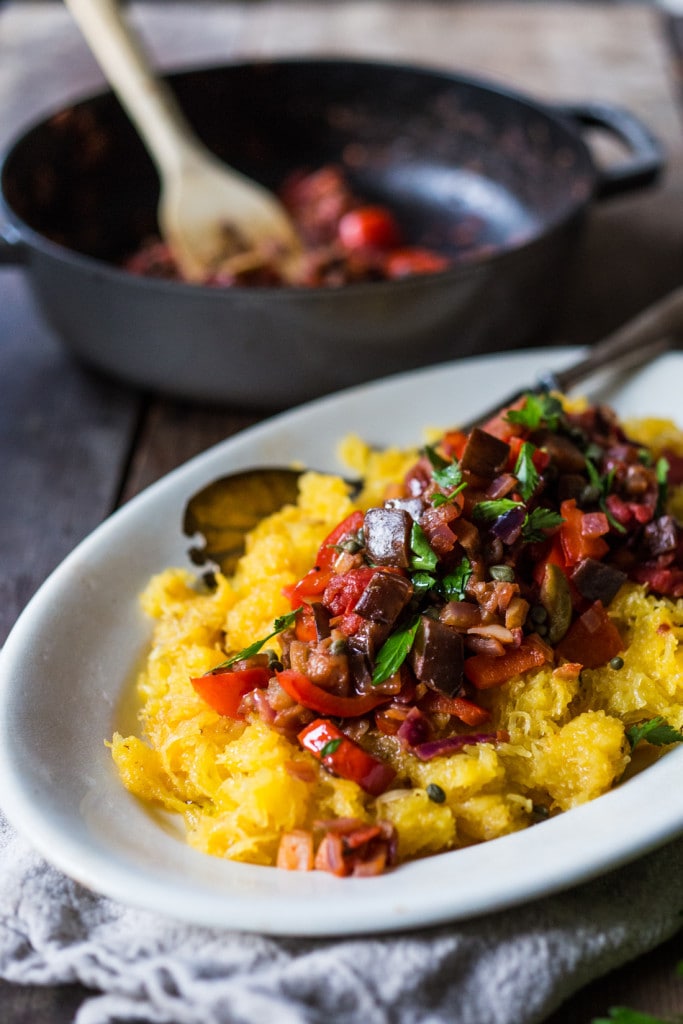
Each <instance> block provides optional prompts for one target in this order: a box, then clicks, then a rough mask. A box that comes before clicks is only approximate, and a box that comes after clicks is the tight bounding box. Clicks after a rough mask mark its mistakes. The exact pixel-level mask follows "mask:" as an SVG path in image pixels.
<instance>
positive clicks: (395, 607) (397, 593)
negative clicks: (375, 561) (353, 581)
mask: <svg viewBox="0 0 683 1024" xmlns="http://www.w3.org/2000/svg"><path fill="white" fill-rule="evenodd" d="M412 596H413V585H412V583H411V582H410V580H407V579H406V578H405V576H398V575H397V574H396V573H392V572H377V573H375V575H374V576H373V577H372V579H371V580H370V582H369V583H368V585H367V587H366V588H365V590H364V591H363V593H362V594H361V595H360V597H359V598H358V601H357V602H356V606H355V608H354V611H355V613H356V615H361V616H362V617H363V618H364V619H371V620H372V621H373V622H381V623H382V624H383V625H386V626H393V625H394V623H395V622H396V620H397V619H398V617H399V615H400V614H401V612H402V611H403V609H404V608H405V606H406V605H407V604H408V602H409V601H410V599H411V597H412Z"/></svg>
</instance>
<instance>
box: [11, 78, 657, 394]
mask: <svg viewBox="0 0 683 1024" xmlns="http://www.w3.org/2000/svg"><path fill="white" fill-rule="evenodd" d="M169 78H170V81H171V84H172V87H173V89H174V90H175V92H176V94H177V96H178V98H179V100H180V103H181V105H182V107H183V108H184V109H185V111H186V112H187V114H188V116H189V119H190V122H191V123H192V124H193V125H194V126H195V127H196V129H197V131H198V133H199V134H200V136H202V137H203V138H204V140H205V141H206V142H207V144H208V145H209V146H210V147H211V148H212V149H214V150H215V151H216V152H217V153H218V154H219V155H220V156H221V157H223V158H224V159H225V160H226V161H227V162H228V163H230V164H232V165H233V166H235V167H238V168H239V169H241V170H243V171H245V172H246V173H247V174H248V175H250V176H252V177H253V178H255V179H257V180H260V181H262V182H263V183H265V184H266V185H268V186H269V187H271V188H277V187H278V186H279V185H280V184H281V182H282V181H283V179H284V178H285V177H286V175H287V174H288V173H289V172H290V171H292V170H294V169H302V168H304V169H315V168H318V167H321V166H323V165H325V164H328V163H330V162H334V163H339V164H342V165H343V166H344V167H345V168H346V170H347V172H348V175H349V176H350V178H351V181H352V183H353V185H354V186H355V187H356V188H357V190H358V191H359V192H360V193H361V194H363V195H364V196H365V197H366V198H367V199H369V200H378V201H380V202H386V203H388V204H389V205H390V206H391V207H392V208H393V210H394V211H395V212H396V213H397V215H398V217H399V219H400V221H401V222H402V225H403V228H404V230H405V233H406V234H407V235H408V236H409V238H410V239H411V241H414V242H416V243H424V244H428V245H432V246H438V247H441V248H444V249H446V250H448V251H450V252H451V253H452V255H453V257H454V260H455V263H454V265H453V267H452V268H451V269H449V270H447V271H445V272H443V273H439V274H434V275H430V276H428V277H414V278H411V279H405V280H401V281H395V282H377V283H365V284H355V285H349V286H346V287H343V288H339V289H293V288H281V289H276V288H266V289H249V288H240V289H227V290H218V289H211V288H207V287H198V286H194V285H186V284H180V283H176V282H168V281H160V280H151V279H142V278H137V277H134V276H133V275H131V274H128V273H126V272H125V271H123V270H121V269H119V268H118V267H117V266H116V263H117V261H119V260H120V259H122V258H123V257H124V255H125V254H126V253H129V252H130V251H131V250H133V249H135V248H136V246H137V245H138V244H139V243H140V241H141V240H142V239H143V238H144V237H145V235H147V234H148V233H150V232H152V231H154V229H155V208H156V198H157V179H156V174H155V172H154V169H153V166H152V164H151V162H150V160H149V158H148V157H147V154H146V152H145V151H144V149H143V147H142V144H141V143H140V141H139V139H138V137H137V135H136V133H135V131H134V129H133V128H132V127H131V125H130V124H129V122H128V120H127V118H126V116H125V115H124V113H123V112H122V110H121V108H120V106H119V104H118V102H117V101H116V99H115V98H114V97H113V95H112V94H111V93H104V94H100V95H98V96H95V97H94V98H89V99H86V100H84V101H82V102H80V103H78V104H76V105H75V106H73V107H71V108H69V109H66V110H62V111H60V112H58V113H56V114H54V115H53V116H51V117H49V118H48V119H47V120H45V121H43V122H42V123H40V124H38V125H37V126H35V127H33V128H32V129H30V130H29V131H28V132H27V133H26V134H25V135H24V136H23V137H22V138H20V139H19V140H18V141H17V142H16V143H15V144H14V145H13V146H12V147H11V148H10V150H9V152H8V153H7V154H6V155H5V157H4V160H3V163H2V173H1V178H0V185H1V199H2V207H3V209H4V220H5V223H4V226H3V229H2V236H3V237H2V239H0V262H6V263H22V264H24V265H25V266H26V270H27V274H28V279H29V282H30V284H31V287H32V290H33V292H34V294H35V296H36V298H37V301H38V304H39V306H40V308H41V309H42V311H43V313H44V315H45V317H46V319H47V321H48V322H49V324H51V326H52V327H53V328H54V330H55V331H56V332H57V334H58V335H59V336H61V338H62V340H63V341H64V343H65V344H66V345H67V346H68V347H69V348H70V349H72V350H73V352H75V353H76V354H77V355H78V356H79V357H81V358H82V359H84V360H86V361H87V362H89V363H91V364H93V365H95V366H97V367H99V368H100V369H103V370H105V371H107V372H109V373H111V374H114V375H116V376H117V377H119V378H121V379H123V380H125V381H128V382H131V383H134V384H136V385H139V386H142V387H145V388H149V389H152V390H158V391H161V392H166V393H172V394H175V395H179V396H184V397H187V398H191V399H198V400H204V401H211V402H231V403H237V404H238V405H241V406H247V407H248V406H251V407H254V408H259V409H274V408H281V407H285V406H288V405H292V404H294V403H296V402H300V401H302V400H305V399H308V398H311V397H313V396H316V395H320V394H324V393H326V392H330V391H333V390H336V389H337V388H339V387H343V386H347V385H351V384H355V383H358V382H360V381H363V380H368V379H371V378H375V377H377V376H380V375H384V374H387V373H392V372H396V371H399V370H404V369H410V368H413V367H416V366H420V365H424V364H427V363H435V362H440V361H444V360H448V359H452V358H455V357H458V356H462V355H471V354H474V353H480V352H485V351H491V350H496V349H503V348H510V347H514V346H519V345H521V344H526V343H533V342H534V341H536V340H542V339H541V338H540V335H539V332H540V330H541V329H542V327H544V326H545V325H546V324H547V323H548V321H549V318H550V316H551V314H552V311H553V307H554V304H555V302H556V298H557V294H558V290H559V289H560V288H561V281H562V273H563V271H564V269H565V267H566V264H567V261H568V259H569V257H570V255H571V252H572V249H573V245H574V243H575V241H576V237H577V232H578V230H579V228H580V225H581V222H582V219H583V216H584V214H585V213H586V211H587V209H588V208H589V206H590V204H591V203H592V202H593V201H594V200H601V199H603V198H604V197H606V196H609V195H613V194H615V193H617V192H622V191H625V190H628V189H634V188H637V187H640V186H642V185H646V184H648V183H651V182H653V181H654V180H655V179H656V177H657V175H658V173H659V171H660V170H661V167H662V163H663V158H662V152H661V149H660V147H659V145H658V143H657V142H656V141H655V140H654V139H653V138H652V136H651V135H650V133H649V132H648V131H647V129H646V128H645V127H644V126H643V125H642V124H641V123H640V122H639V121H637V120H636V119H635V118H634V117H633V116H632V115H630V114H629V113H627V112H625V111H623V110H621V109H619V108H614V107H611V106H605V105H600V104H593V103H589V104H577V105H574V106H569V107H567V106H563V107H548V106H544V105H542V104H540V103H536V102H534V101H532V100H530V99H528V98H526V97H524V96H522V95H520V94H518V93H515V92H512V91H509V90H504V89H501V88H497V87H495V86H493V85H490V84H487V83H484V82H481V81H477V80H473V79H470V78H464V77H461V76H458V75H451V74H447V73H441V72H436V71H430V70H426V69H420V68H413V67H406V66H398V65H392V64H382V63H375V62H365V61H350V60H283V61H263V62H257V63H245V64H235V65H230V66H226V67H211V68H205V69H200V70H191V71H182V72H178V73H175V74H173V75H170V76H169ZM589 126H598V127H599V128H600V129H602V130H604V131H605V132H607V133H609V134H610V135H612V136H615V137H616V138H617V139H618V140H619V141H620V142H621V143H623V145H624V146H625V148H626V150H627V153H628V155H627V157H626V158H625V159H624V161H623V162H621V163H619V164H618V165H617V166H613V167H610V168H609V169H606V170H601V169H599V168H598V166H597V164H596V161H595V160H594V159H593V157H592V156H591V152H590V151H589V148H588V146H587V144H586V141H585V138H584V135H585V132H586V129H587V128H588V127H589Z"/></svg>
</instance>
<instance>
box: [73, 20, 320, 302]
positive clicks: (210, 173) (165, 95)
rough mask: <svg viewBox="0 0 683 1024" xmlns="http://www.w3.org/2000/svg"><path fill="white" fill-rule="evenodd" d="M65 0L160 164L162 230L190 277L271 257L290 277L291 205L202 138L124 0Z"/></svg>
mask: <svg viewBox="0 0 683 1024" xmlns="http://www.w3.org/2000/svg"><path fill="white" fill-rule="evenodd" d="M65 3H66V5H67V7H68V8H69V10H70V11H71V13H72V15H73V17H74V19H75V20H76V22H77V23H78V25H79V27H80V29H81V31H82V33H83V35H84V36H85V39H86V41H87V42H88V45H89V46H90V49H91V51H92V53H93V54H94V56H95V57H96V59H97V60H98V62H99V64H100V66H101V68H102V70H103V72H104V74H105V75H106V77H107V79H108V81H109V84H110V85H111V87H112V89H113V90H114V92H115V93H116V94H117V96H118V98H119V100H120V101H121V103H122V105H123V106H124V108H125V109H126V110H127V112H128V114H129V116H130V118H131V120H132V121H133V123H134V124H135V125H136V127H137V130H138V132H139V134H140V136H141V138H142V140H143V142H144V143H145V145H146V147H147V149H148V151H149V154H150V156H151V157H152V159H153V160H154V163H155V164H156V167H157V170H158V172H159V176H160V178H161V198H160V202H159V209H158V220H159V228H160V230H161V234H162V236H163V238H164V240H165V241H166V242H167V244H168V245H169V247H170V249H171V252H172V254H173V256H174V258H175V259H176V261H177V263H178V265H179V267H180V269H181V271H182V274H183V276H184V277H185V278H186V279H187V280H189V281H194V282H201V281H205V280H206V279H207V278H209V277H210V276H212V275H213V274H214V273H216V272H217V271H218V270H223V271H228V272H230V271H232V272H235V271H238V270H242V269H249V268H250V267H253V266H258V265H259V264H261V263H263V262H265V261H266V260H268V261H269V262H272V261H275V262H276V263H277V265H278V266H279V267H280V269H281V270H282V272H283V274H284V276H285V277H286V278H288V277H291V274H292V272H293V269H294V267H295V265H296V257H297V255H298V253H299V251H300V241H299V238H298V236H297V233H296V231H295V229H294V227H293V225H292V223H291V221H290V219H289V216H288V215H287V213H286V211H285V209H284V207H283V206H282V205H281V204H280V203H279V201H278V200H277V199H276V198H275V196H273V195H272V194H271V193H270V192H269V191H268V190H267V189H265V188H263V187H262V186H260V185H258V184H256V182H253V181H251V180H250V179H249V178H247V177H245V176H244V175H242V174H240V173H239V172H238V171H235V170H234V169H233V168H230V167H227V166H226V165H225V164H223V163H222V162H221V161H220V160H218V159H217V158H216V157H215V156H214V155H213V154H212V153H210V152H209V150H207V149H206V147H205V146H204V145H203V144H202V143H201V142H200V141H199V139H198V138H197V137H196V135H195V134H194V132H193V130H192V129H191V127H190V126H189V124H188V123H187V121H186V119H185V117H184V115H183V113H182V112H181V110H180V108H179V106H178V104H177V102H176V100H175V97H174V96H173V94H172V93H171V92H170V90H169V89H168V88H167V86H166V84H165V83H164V82H163V81H160V80H159V79H158V78H156V76H155V75H154V74H153V72H152V70H151V68H150V66H149V64H148V61H147V58H146V56H145V54H144V52H143V50H142V47H141V44H140V43H139V41H138V40H137V39H136V38H135V37H134V36H133V35H132V34H131V31H130V29H129V27H128V26H127V24H126V23H125V22H124V19H123V16H122V13H121V10H120V8H119V4H118V2H117V0H65ZM198 17H201V14H200V13H199V12H198Z"/></svg>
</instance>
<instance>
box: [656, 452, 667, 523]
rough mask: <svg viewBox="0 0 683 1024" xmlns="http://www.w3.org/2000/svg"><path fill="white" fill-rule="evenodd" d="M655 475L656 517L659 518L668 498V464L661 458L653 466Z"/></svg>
mask: <svg viewBox="0 0 683 1024" xmlns="http://www.w3.org/2000/svg"><path fill="white" fill-rule="evenodd" d="M655 473H656V475H657V513H656V514H657V515H658V516H660V515H662V513H663V512H664V509H665V507H666V501H667V497H668V489H669V463H668V462H667V460H666V459H665V458H664V456H662V457H661V458H659V459H657V462H656V464H655Z"/></svg>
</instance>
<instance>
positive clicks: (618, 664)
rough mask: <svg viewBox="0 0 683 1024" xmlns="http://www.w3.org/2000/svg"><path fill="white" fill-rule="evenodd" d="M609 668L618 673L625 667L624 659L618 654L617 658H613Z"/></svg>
mask: <svg viewBox="0 0 683 1024" xmlns="http://www.w3.org/2000/svg"><path fill="white" fill-rule="evenodd" d="M609 667H610V668H613V669H614V671H615V672H618V671H619V669H621V668H623V667H624V659H623V658H620V657H619V655H618V654H617V656H616V657H614V658H612V660H611V661H610V663H609Z"/></svg>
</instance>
